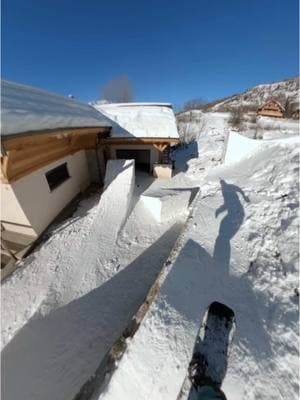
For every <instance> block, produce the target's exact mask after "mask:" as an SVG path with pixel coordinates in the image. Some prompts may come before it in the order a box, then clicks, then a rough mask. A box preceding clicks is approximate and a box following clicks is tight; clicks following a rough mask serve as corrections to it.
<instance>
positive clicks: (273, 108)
mask: <svg viewBox="0 0 300 400" xmlns="http://www.w3.org/2000/svg"><path fill="white" fill-rule="evenodd" d="M284 112H285V109H284V107H283V106H282V105H281V104H280V103H279V102H278V101H276V100H269V101H267V102H266V103H265V104H264V105H263V106H262V107H259V109H258V110H257V115H261V116H265V117H277V118H283V116H284Z"/></svg>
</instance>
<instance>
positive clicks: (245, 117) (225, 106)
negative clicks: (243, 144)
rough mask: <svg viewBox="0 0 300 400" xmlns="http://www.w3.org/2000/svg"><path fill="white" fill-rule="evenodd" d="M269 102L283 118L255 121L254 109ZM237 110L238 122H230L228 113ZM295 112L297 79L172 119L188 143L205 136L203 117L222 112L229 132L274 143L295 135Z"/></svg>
mask: <svg viewBox="0 0 300 400" xmlns="http://www.w3.org/2000/svg"><path fill="white" fill-rule="evenodd" d="M270 98H272V99H276V100H278V101H279V102H280V103H281V104H282V105H283V106H284V107H285V109H286V112H285V118H270V117H257V115H256V111H257V109H258V107H260V106H261V105H263V104H264V103H265V102H266V101H267V100H269V99H270ZM236 110H239V121H238V122H237V121H236V122H235V123H233V122H232V121H231V112H234V111H236ZM296 110H299V78H298V77H296V78H293V79H288V80H285V81H281V82H276V83H272V84H265V85H258V86H255V87H254V88H252V89H249V90H247V91H245V92H244V93H241V94H237V95H234V96H230V97H227V98H226V99H223V100H222V99H221V100H216V101H215V102H213V103H210V104H207V105H206V106H205V107H204V108H203V109H202V110H190V111H185V112H181V113H178V114H177V115H176V118H177V124H178V130H179V135H180V138H181V141H182V142H184V143H190V142H192V141H193V140H197V139H198V138H199V134H200V132H205V131H206V129H205V114H206V113H208V114H210V113H211V112H222V113H224V114H226V115H228V122H229V125H230V127H231V128H233V129H235V130H237V131H238V132H239V133H240V134H242V135H244V136H247V137H250V138H258V139H275V138H282V137H289V136H294V135H299V121H298V120H295V119H291V116H292V113H293V112H294V111H296Z"/></svg>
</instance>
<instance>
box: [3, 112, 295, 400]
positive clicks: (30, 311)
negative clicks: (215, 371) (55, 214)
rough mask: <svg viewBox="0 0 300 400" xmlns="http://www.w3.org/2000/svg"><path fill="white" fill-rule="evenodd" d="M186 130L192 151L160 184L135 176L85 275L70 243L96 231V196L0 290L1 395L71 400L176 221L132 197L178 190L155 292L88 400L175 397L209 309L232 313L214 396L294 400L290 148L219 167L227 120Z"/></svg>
mask: <svg viewBox="0 0 300 400" xmlns="http://www.w3.org/2000/svg"><path fill="white" fill-rule="evenodd" d="M200 113H201V112H200ZM199 115H200V114H199ZM203 116H204V119H203ZM200 120H201V123H199V124H198V123H197V122H196V123H194V124H192V125H190V127H191V126H192V129H193V132H194V133H195V134H196V136H197V141H196V142H195V143H191V144H190V145H188V146H181V147H179V148H178V149H177V151H176V152H174V153H173V158H174V159H176V168H175V171H174V177H173V178H172V180H170V181H160V180H154V179H153V178H151V177H149V176H146V175H145V174H139V175H137V176H136V184H135V189H134V193H133V200H132V203H131V213H130V214H129V217H128V218H127V220H126V222H125V224H124V225H123V226H122V228H121V230H120V232H119V234H118V237H117V239H116V241H115V243H114V244H113V245H112V243H111V244H110V246H107V247H105V246H103V244H101V245H100V250H99V249H98V250H97V251H95V253H96V255H97V257H96V260H94V262H93V263H92V266H91V265H90V263H85V262H84V258H83V257H82V254H81V253H82V243H87V242H90V244H89V246H90V247H89V248H90V249H92V248H93V246H98V244H99V243H100V241H101V235H103V233H101V226H99V231H96V232H97V235H96V237H95V235H91V232H93V228H92V227H93V223H94V221H95V219H96V217H97V212H98V201H99V194H97V195H95V196H93V197H90V198H88V199H87V200H86V201H84V202H83V203H82V204H81V205H80V208H79V209H78V211H77V212H76V214H75V215H74V216H73V217H72V218H71V219H69V220H68V221H66V222H64V223H63V224H62V225H59V226H57V227H55V228H54V229H53V230H52V232H51V236H50V238H49V239H48V241H47V242H46V243H45V244H44V245H43V246H41V247H40V248H39V249H38V250H37V251H35V252H34V253H33V254H32V255H31V256H29V257H28V258H27V259H26V260H24V261H23V262H22V264H23V267H21V268H20V269H18V270H17V271H16V272H15V273H14V275H13V276H12V277H11V278H10V279H8V280H6V281H5V283H4V284H3V286H2V302H3V304H2V313H3V316H2V339H3V351H2V361H3V365H2V396H3V398H5V399H8V400H11V399H19V398H24V399H25V398H26V399H27V398H28V399H33V400H34V399H46V400H47V399H49V400H50V399H53V398H55V399H72V398H73V397H74V396H75V395H76V393H77V392H78V391H79V389H80V387H81V386H82V384H83V383H84V382H85V381H86V380H87V379H88V378H89V377H90V376H91V375H92V374H93V373H94V371H95V370H96V368H97V366H98V365H99V363H100V361H101V358H102V357H103V355H104V354H105V353H106V352H107V351H108V350H109V349H110V347H111V346H112V344H113V343H114V341H115V340H116V339H117V338H118V337H119V336H120V335H121V334H122V332H123V330H124V329H125V327H126V326H127V324H128V322H129V321H130V319H131V318H132V316H133V315H134V313H135V312H136V311H137V309H138V308H139V306H140V305H141V304H142V302H143V301H144V299H145V297H146V294H147V291H148V290H149V288H150V286H151V285H152V284H153V282H154V280H155V279H156V277H157V276H158V274H159V272H160V271H161V268H162V266H163V263H164V261H165V260H166V259H167V257H168V256H169V255H170V251H171V249H172V247H173V245H174V243H175V241H176V239H177V238H178V235H179V233H180V232H181V231H182V228H183V225H184V223H185V221H186V218H187V209H186V206H182V211H180V209H178V212H177V214H176V215H174V213H172V212H170V215H169V216H167V217H166V218H162V219H161V222H160V223H159V222H158V221H157V219H155V218H154V217H153V215H152V214H151V212H150V210H149V209H148V208H147V204H145V203H144V202H143V201H141V199H140V196H141V195H142V194H144V195H147V196H148V197H151V196H153V198H155V199H157V198H160V197H161V196H162V193H164V191H166V193H167V195H168V196H169V195H170V194H171V193H174V199H172V201H173V200H175V199H176V198H177V199H178V200H179V203H178V204H176V207H180V199H181V193H182V192H184V191H191V194H193V193H192V192H193V190H194V189H195V188H196V187H200V194H199V195H198V196H197V197H196V199H195V201H194V209H193V212H192V215H191V216H190V217H189V219H188V222H187V224H186V226H185V228H184V232H183V233H182V235H181V236H180V240H179V242H177V246H178V248H177V250H176V251H175V252H174V251H173V252H172V256H171V259H170V261H171V263H169V262H168V263H166V265H165V267H164V268H165V269H164V274H163V276H162V278H161V279H162V280H163V283H162V287H161V290H160V292H159V294H158V296H157V297H156V299H155V300H154V302H153V303H152V305H151V307H150V310H149V311H148V313H147V314H146V316H145V318H144V320H143V321H142V323H141V325H140V327H139V329H138V331H137V332H136V333H135V335H134V337H133V338H132V339H128V348H127V351H126V352H125V354H124V356H123V357H122V359H121V360H120V363H119V365H118V368H117V369H116V371H115V373H114V374H113V375H112V378H111V380H110V382H108V386H107V388H106V390H105V391H104V392H103V393H100V392H99V391H98V392H97V393H95V394H94V398H99V397H100V398H101V399H102V398H103V399H112V400H117V399H121V398H122V399H130V400H134V399H139V400H142V399H147V400H159V399H163V400H168V399H170V400H175V399H177V397H178V395H179V392H180V390H181V386H182V384H183V382H184V379H185V377H186V374H187V369H188V364H189V361H190V359H191V356H192V351H193V347H194V343H195V340H196V338H197V334H198V330H199V327H200V326H201V323H202V321H203V319H204V316H205V313H206V311H207V309H208V307H209V305H210V304H211V303H212V302H213V301H219V302H221V303H224V304H226V305H227V306H229V307H230V308H231V309H232V310H233V311H234V313H235V317H236V329H235V332H234V338H233V342H232V346H231V347H230V348H229V354H228V357H227V359H226V365H225V371H226V369H227V371H226V375H225V378H224V381H223V386H222V388H223V390H224V392H225V393H226V396H227V398H228V400H237V399H238V400H254V399H258V400H260V399H269V398H272V399H278V400H279V399H291V400H294V399H296V398H297V397H298V376H299V368H298V360H299V358H298V343H299V342H298V340H299V337H298V336H299V335H298V297H297V296H296V293H295V288H297V286H298V264H297V261H298V214H297V213H298V208H299V203H298V190H299V188H298V181H299V148H298V146H297V145H296V144H289V143H288V142H287V143H276V144H275V143H274V145H273V144H272V143H271V142H270V144H269V145H268V146H267V147H265V148H264V147H262V148H260V149H257V150H256V151H254V152H252V153H251V154H249V155H248V156H247V158H244V159H242V160H240V161H239V162H238V163H232V164H230V165H221V162H222V159H223V158H224V152H225V146H226V138H227V134H228V132H229V129H230V127H229V126H228V123H227V120H228V114H226V113H217V112H214V113H204V114H203V113H201V117H199V121H200ZM189 129H190V128H189ZM221 180H222V181H221ZM175 201H176V200H175ZM106 211H107V212H108V213H109V212H110V211H111V210H110V209H107V210H106ZM170 211H172V210H170ZM106 229H107V228H106ZM94 232H95V231H94ZM78 258H79V259H80V260H81V261H82V262H81V263H78V260H77V259H78ZM16 294H17V295H16ZM222 378H223V377H222ZM188 390H189V388H188V387H187V388H184V391H183V398H184V396H185V397H186V398H187V396H188V393H187V392H188Z"/></svg>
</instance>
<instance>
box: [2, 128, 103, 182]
mask: <svg viewBox="0 0 300 400" xmlns="http://www.w3.org/2000/svg"><path fill="white" fill-rule="evenodd" d="M107 132H108V129H107V128H78V129H72V130H70V129H68V130H57V131H54V132H51V133H41V134H32V135H25V136H23V135H22V136H19V137H18V136H17V137H8V138H5V137H3V138H2V147H3V150H4V154H3V156H2V157H1V180H2V181H3V182H12V181H15V180H17V179H19V178H21V177H23V176H25V175H28V174H30V173H31V172H33V171H35V170H38V169H39V168H41V167H43V166H45V165H47V164H49V163H51V162H53V161H56V160H59V159H60V158H63V157H65V156H67V155H69V154H74V153H76V152H77V151H79V150H83V149H92V148H95V147H96V142H97V135H98V134H99V133H103V134H104V133H107Z"/></svg>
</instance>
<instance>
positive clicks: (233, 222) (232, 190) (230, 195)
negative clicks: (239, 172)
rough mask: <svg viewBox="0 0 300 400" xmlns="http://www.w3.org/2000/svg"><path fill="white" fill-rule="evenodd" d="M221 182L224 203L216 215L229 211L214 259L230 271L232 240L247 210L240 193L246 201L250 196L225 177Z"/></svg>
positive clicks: (221, 226) (221, 230) (224, 220)
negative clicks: (241, 200)
mask: <svg viewBox="0 0 300 400" xmlns="http://www.w3.org/2000/svg"><path fill="white" fill-rule="evenodd" d="M220 183H221V189H222V195H223V199H224V203H223V204H222V205H221V206H220V207H219V208H217V210H216V212H215V217H216V218H217V217H218V215H219V214H221V213H223V212H225V211H227V214H226V215H225V217H224V218H223V219H222V221H221V224H220V228H219V234H218V237H217V239H216V241H215V246H214V252H213V259H214V260H215V262H216V265H218V266H220V267H222V269H223V270H224V271H229V264H230V256H231V248H230V240H231V239H232V238H233V237H234V235H235V234H236V233H237V232H238V230H239V229H240V227H241V225H242V223H243V221H244V218H245V211H244V208H243V205H242V203H241V202H240V199H239V196H238V194H241V195H242V197H243V199H244V200H245V201H246V202H249V198H248V197H247V196H246V195H245V193H244V192H243V190H242V189H241V188H240V187H238V186H236V185H232V184H229V183H227V182H226V181H225V180H223V179H220Z"/></svg>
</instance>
